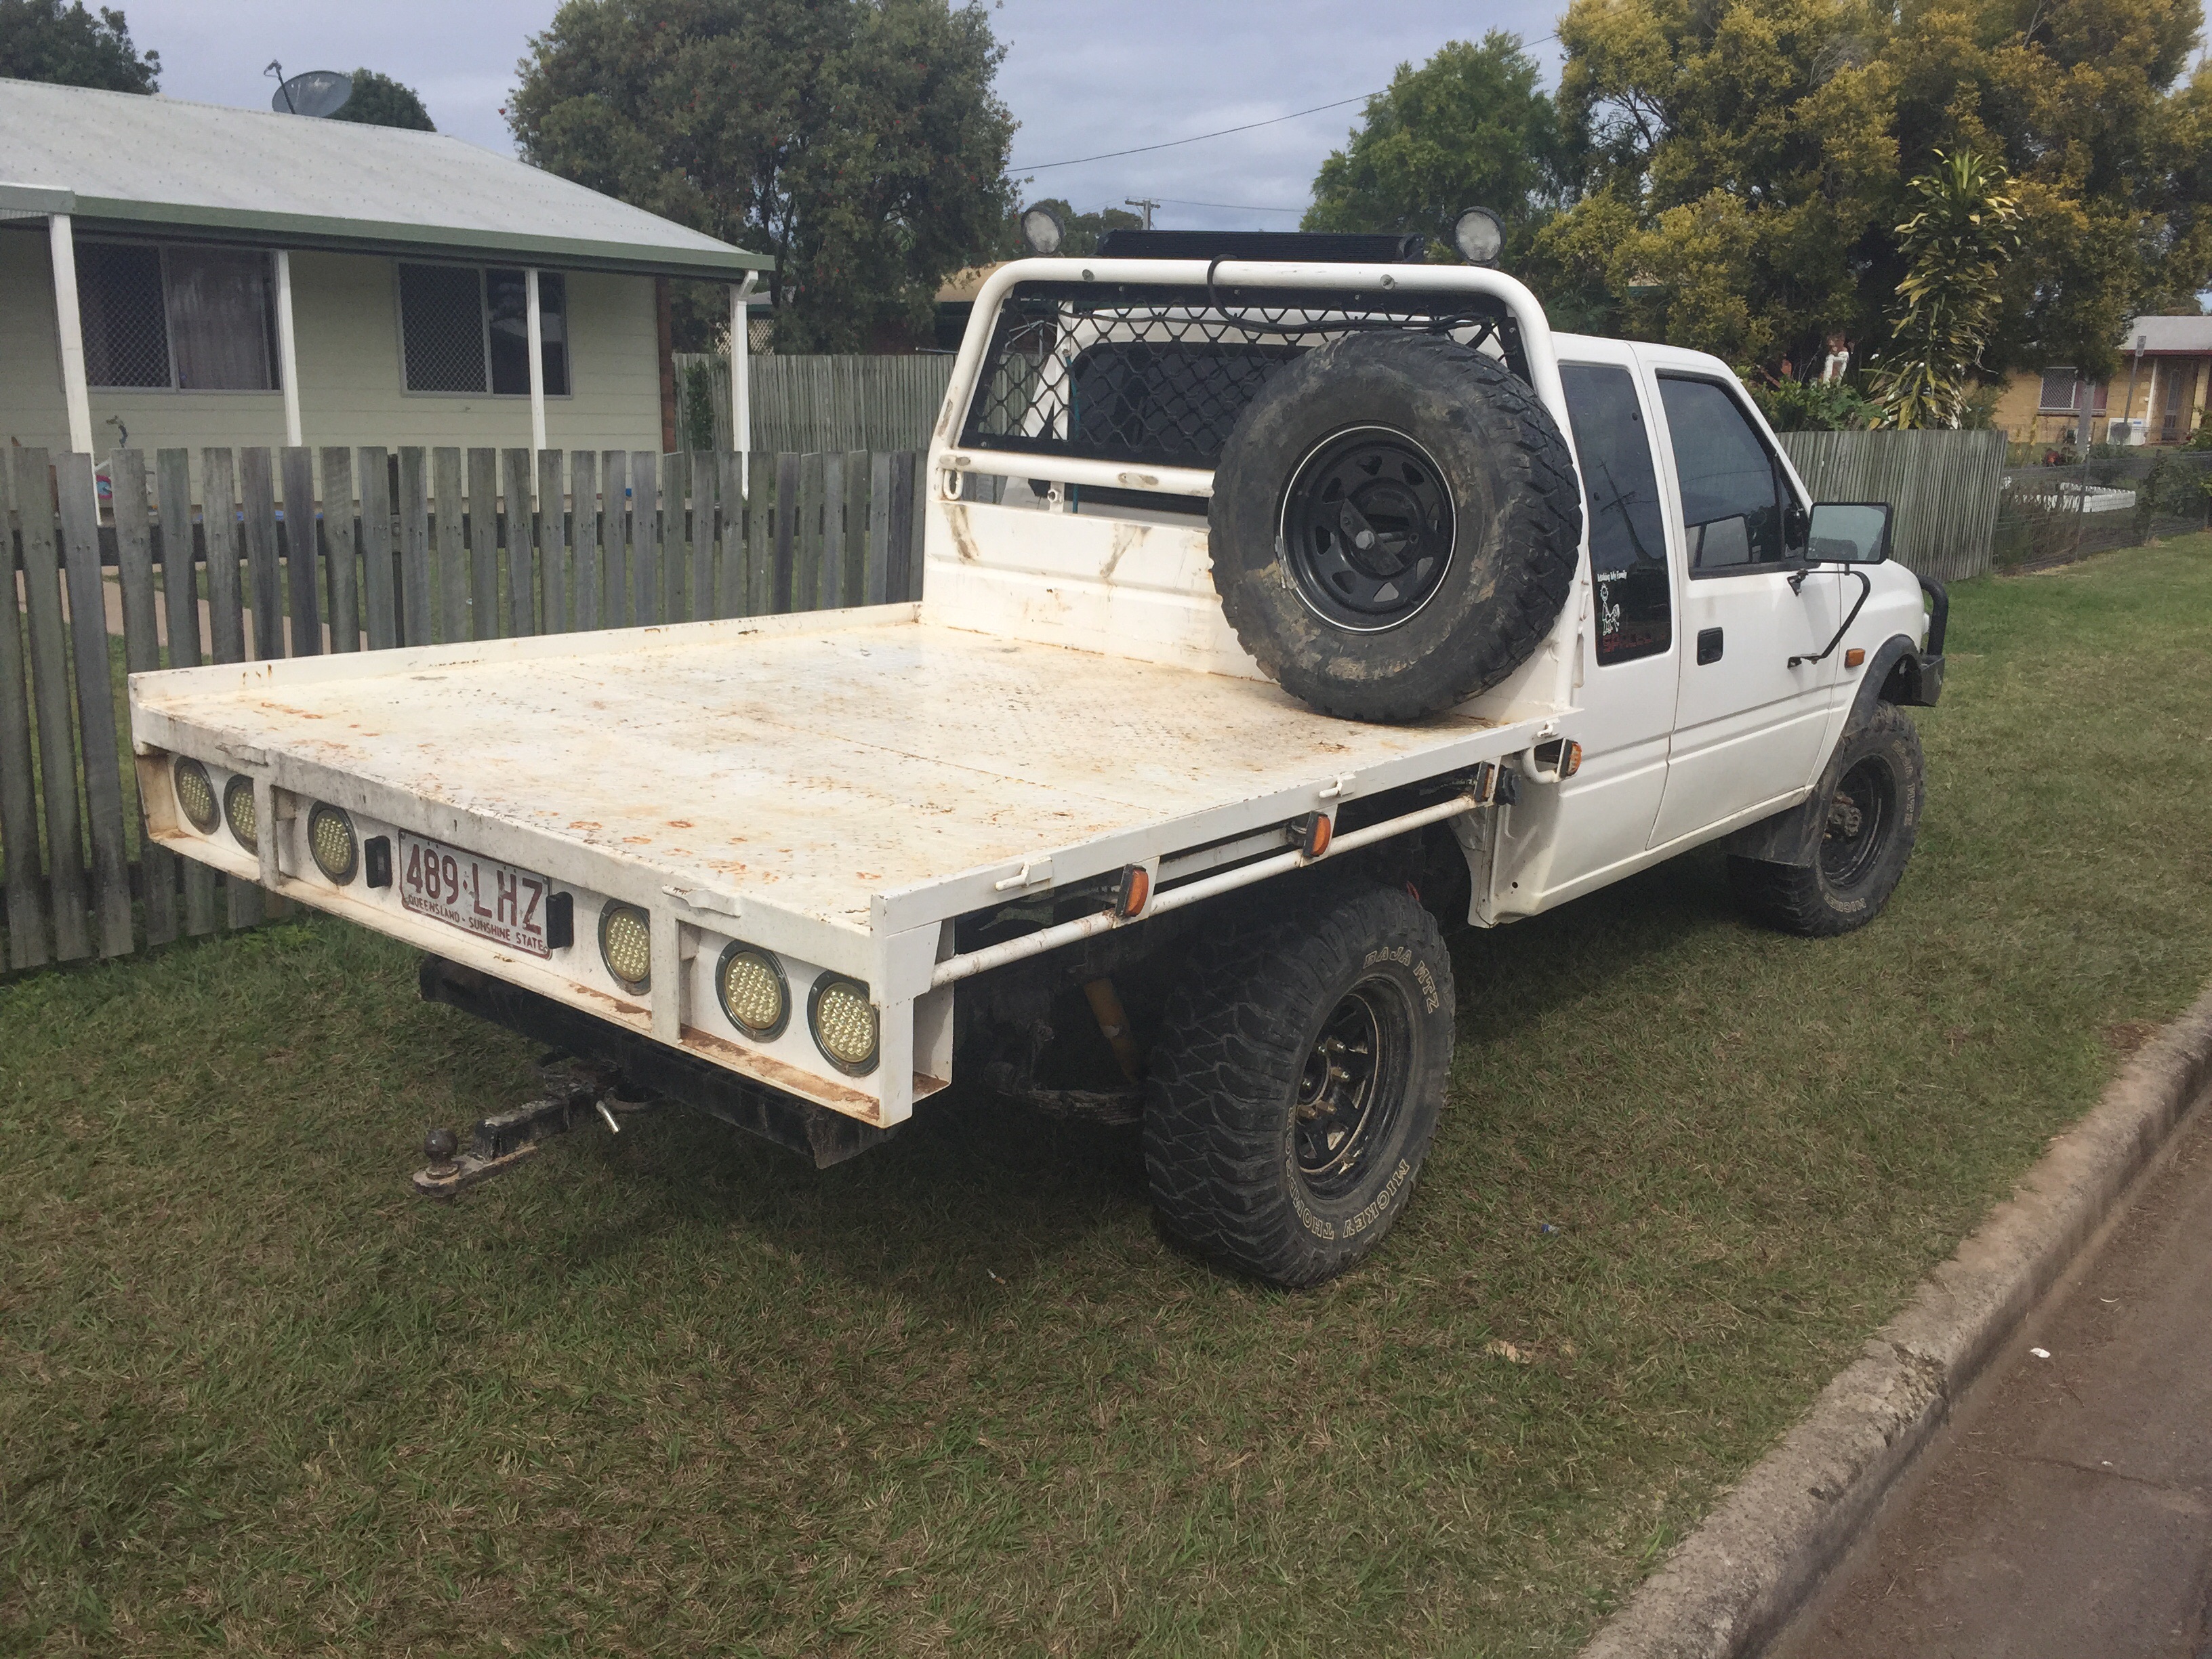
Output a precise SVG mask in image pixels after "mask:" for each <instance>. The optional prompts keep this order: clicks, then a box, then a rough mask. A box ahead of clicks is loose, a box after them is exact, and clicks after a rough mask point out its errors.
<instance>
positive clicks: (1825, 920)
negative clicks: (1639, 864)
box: [1729, 702, 1928, 939]
mask: <svg viewBox="0 0 2212 1659" xmlns="http://www.w3.org/2000/svg"><path fill="white" fill-rule="evenodd" d="M1927 793H1928V780H1927V765H1926V763H1925V761H1924V760H1923V758H1922V757H1921V753H1920V733H1919V732H1917V730H1915V729H1914V726H1913V724H1912V721H1911V719H1910V718H1909V717H1908V716H1907V715H1906V714H1905V711H1904V710H1903V709H1901V708H1899V707H1898V706H1897V705H1896V704H1895V703H1889V702H1877V703H1876V704H1875V705H1874V707H1873V708H1872V709H1871V710H1870V711H1869V713H1868V714H1867V716H1866V718H1865V720H1863V722H1861V723H1859V724H1857V725H1854V726H1850V728H1849V729H1847V730H1846V731H1845V732H1844V735H1843V739H1842V741H1841V742H1839V743H1838V744H1836V752H1835V753H1834V754H1833V755H1832V756H1831V757H1829V759H1828V766H1827V769H1826V771H1825V772H1823V773H1822V774H1821V775H1820V787H1819V788H1818V789H1816V790H1815V791H1814V795H1813V810H1814V811H1816V812H1818V813H1819V814H1820V826H1821V832H1820V840H1819V841H1818V842H1815V843H1814V848H1813V854H1814V856H1813V861H1812V862H1811V863H1810V864H1808V865H1802V866H1801V865H1787V864H1769V863H1766V862H1765V861H1763V860H1756V859H1746V858H1731V859H1730V860H1729V879H1730V881H1731V882H1732V883H1733V884H1734V885H1735V890H1736V893H1737V896H1739V897H1740V898H1741V900H1742V901H1743V903H1744V905H1745V908H1747V909H1749V910H1750V911H1751V913H1752V914H1753V915H1755V916H1757V917H1758V918H1759V920H1760V921H1764V922H1765V923H1766V924H1767V925H1768V926H1769V927H1777V928H1779V929H1781V931H1782V932H1784V933H1798V934H1802V935H1803V936H1804V937H1806V938H1808V939H1825V938H1829V937H1832V936H1833V935H1835V934H1837V933H1850V931H1851V930H1852V929H1853V928H1855V927H1865V926H1866V924H1867V923H1869V922H1870V921H1873V920H1874V919H1875V917H1876V916H1878V915H1881V910H1882V907H1883V906H1884V905H1886V904H1887V903H1888V902H1889V896H1890V895H1891V894H1892V893H1893V892H1895V891H1896V890H1897V884H1898V882H1899V880H1900V879H1901V878H1903V877H1904V874H1905V862H1906V860H1909V859H1911V856H1912V842H1913V839H1914V837H1915V836H1917V834H1918V833H1919V829H1920V808H1921V804H1922V803H1923V801H1924V800H1925V799H1926V798H1927Z"/></svg>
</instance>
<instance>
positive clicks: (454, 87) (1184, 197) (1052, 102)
mask: <svg viewBox="0 0 2212 1659" xmlns="http://www.w3.org/2000/svg"><path fill="white" fill-rule="evenodd" d="M555 3H556V0H459V3H456V0H378V3H376V4H374V5H362V4H359V3H348V4H343V5H341V4H336V3H331V0H124V6H125V13H126V15H127V16H128V17H129V19H130V23H131V34H132V37H133V38H134V39H135V40H136V41H137V44H138V45H139V46H140V47H141V48H144V47H149V46H150V47H152V48H154V49H155V50H157V51H158V52H161V64H162V75H161V88H162V90H163V91H164V92H167V93H168V94H171V95H172V96H174V97H179V98H196V99H201V100H206V101H208V102H210V103H218V104H247V105H253V106H257V107H260V108H266V107H267V106H268V103H269V96H270V93H271V92H272V91H273V90H274V89H275V82H273V81H271V80H268V79H264V77H263V74H262V71H263V68H264V65H266V64H268V63H269V62H270V59H271V58H276V59H280V60H282V62H283V65H284V68H285V70H286V72H287V73H294V74H295V73H298V72H299V71H301V70H310V69H335V70H349V69H352V68H355V67H356V66H357V65H366V66H367V67H368V68H371V69H376V70H382V71H383V72H384V73H386V74H387V75H391V76H397V77H398V79H399V80H401V81H404V82H406V83H407V84H408V85H410V86H411V87H413V88H415V89H416V91H417V92H418V93H420V94H422V100H423V102H424V103H425V104H426V105H428V107H429V111H430V116H431V118H432V119H433V120H435V122H437V124H438V126H439V130H440V131H444V132H450V133H453V134H456V135H457V136H459V137H463V138H466V139H468V140H470V141H471V143H478V144H482V145H484V146H485V147H486V148H488V149H497V150H501V151H502V152H505V151H507V150H508V149H511V145H510V143H509V141H508V138H507V128H506V124H505V123H504V122H503V121H502V120H501V118H500V114H499V109H500V106H501V105H502V104H503V103H505V102H506V101H507V96H506V95H507V89H508V88H509V87H511V86H512V85H513V76H514V64H515V60H516V59H517V58H519V57H520V56H521V53H522V48H523V42H524V41H525V40H526V39H527V38H528V37H529V36H530V35H531V34H532V33H534V32H536V31H537V30H538V29H541V28H543V27H544V26H545V24H546V22H547V21H548V20H549V19H550V17H551V16H552V14H553V10H554V6H555ZM1562 9H1564V0H1497V3H1493V4H1487V5H1468V4H1465V3H1458V4H1454V3H1447V0H1365V3H1364V4H1357V5H1352V6H1346V5H1345V4H1344V3H1342V0H1000V4H999V5H998V6H997V7H996V8H995V9H994V12H993V17H992V21H993V24H994V27H995V28H996V29H997V32H998V34H999V38H1000V40H1002V41H1005V42H1006V44H1007V46H1008V47H1009V48H1010V50H1009V52H1008V53H1007V57H1006V65H1005V67H1004V69H1003V70H1001V71H1000V89H1001V91H1002V93H1003V94H1004V96H1005V97H1006V102H1007V104H1008V105H1009V106H1011V107H1012V110H1013V112H1014V116H1015V118H1016V119H1018V121H1019V122H1020V123H1021V128H1020V130H1019V131H1018V132H1017V133H1016V134H1015V136H1014V161H1015V176H1016V177H1018V178H1020V177H1026V176H1029V175H1030V173H1032V172H1033V173H1034V182H1032V183H1029V184H1026V185H1024V186H1023V194H1024V197H1036V196H1060V197H1066V198H1067V199H1068V200H1070V201H1072V202H1073V203H1074V204H1075V205H1076V206H1077V207H1078V208H1079V209H1082V210H1091V209H1095V208H1098V207H1103V206H1108V205H1118V204H1120V203H1121V201H1122V200H1123V199H1124V198H1125V197H1143V196H1149V197H1154V198H1156V199H1158V200H1159V201H1160V202H1161V203H1162V204H1163V205H1162V206H1161V208H1160V209H1159V210H1158V213H1157V215H1156V216H1155V219H1154V222H1155V223H1158V224H1161V225H1193V226H1222V225H1235V226H1249V227H1259V228H1274V229H1285V230H1286V229H1291V228H1294V227H1295V226H1296V225H1297V210H1301V209H1302V208H1303V207H1304V204H1305V202H1306V201H1307V199H1308V196H1309V193H1310V188H1311V185H1312V183H1313V176H1314V171H1315V169H1316V167H1318V166H1319V165H1320V163H1321V161H1322V157H1323V156H1325V155H1328V152H1329V151H1330V150H1331V149H1334V148H1337V147H1339V146H1340V145H1341V144H1342V143H1343V142H1344V137H1345V134H1346V131H1347V130H1348V129H1349V127H1350V126H1351V125H1352V122H1353V121H1354V120H1355V119H1357V118H1358V113H1359V106H1358V104H1357V103H1356V102H1353V103H1346V104H1343V105H1342V106H1340V107H1336V108H1331V109H1323V110H1321V111H1319V112H1316V113H1314V114H1310V115H1304V116H1301V117H1300V118H1297V119H1294V120H1288V121H1275V122H1273V125H1266V126H1261V127H1256V128H1254V129H1253V130H1251V131H1245V132H1239V133H1232V134H1231V135H1229V136H1227V137H1219V138H1212V139H1209V140H1206V142H1203V143H1193V144H1177V145H1175V146H1174V147H1172V148H1169V149H1152V150H1149V151H1147V152H1146V153H1144V154H1140V155H1121V156H1116V157H1114V158H1113V159H1110V160H1106V161H1084V162H1083V164H1082V165H1079V166H1074V167H1051V166H1048V165H1046V164H1048V163H1051V162H1062V161H1077V160H1079V158H1084V157H1089V156H1095V155H1102V154H1104V153H1105V152H1109V151H1115V150H1127V149H1134V148H1136V147H1138V146H1140V145H1157V144H1160V143H1164V142H1165V141H1168V140H1172V139H1179V138H1184V137H1191V136H1193V135H1195V134H1199V133H1206V132H1212V131H1218V130H1219V129H1221V128H1225V127H1235V126H1239V125H1244V124H1246V123H1248V122H1258V121H1268V120H1270V118H1273V117H1277V116H1282V115H1285V114H1289V113H1291V112H1293V111H1299V110H1307V109H1311V108H1313V106H1316V105H1322V104H1332V103H1335V102H1336V101H1337V100H1345V99H1357V98H1358V97H1360V96H1362V95H1363V94H1367V93H1371V92H1374V91H1376V90H1378V89H1379V88H1382V87H1383V85H1384V84H1385V83H1386V82H1388V81H1389V77H1390V73H1391V71H1392V70H1393V69H1394V68H1395V67H1396V65H1397V64H1400V63H1401V62H1405V61H1407V60H1408V59H1410V60H1412V61H1413V62H1416V63H1418V62H1419V61H1420V60H1422V59H1423V58H1426V57H1427V56H1428V55H1429V54H1430V53H1431V52H1434V51H1435V50H1436V48H1437V46H1440V45H1441V44H1443V42H1444V41H1446V40H1452V39H1455V38H1457V39H1472V38H1476V37H1479V36H1480V34H1481V33H1483V32H1484V31H1485V30H1486V29H1491V28H1503V29H1509V30H1511V31H1514V32H1515V33H1519V34H1520V35H1521V36H1522V38H1523V40H1528V41H1529V42H1531V43H1532V50H1533V51H1534V53H1535V55H1536V57H1537V58H1538V60H1539V61H1540V62H1541V63H1542V64H1544V65H1545V67H1546V71H1547V76H1553V75H1556V72H1557V64H1558V58H1559V47H1558V45H1557V43H1556V42H1554V41H1553V40H1548V39H1543V38H1542V37H1547V36H1548V35H1549V34H1550V33H1551V31H1552V29H1553V27H1554V24H1555V21H1556V20H1557V17H1558V15H1559V12H1560V10H1562Z"/></svg>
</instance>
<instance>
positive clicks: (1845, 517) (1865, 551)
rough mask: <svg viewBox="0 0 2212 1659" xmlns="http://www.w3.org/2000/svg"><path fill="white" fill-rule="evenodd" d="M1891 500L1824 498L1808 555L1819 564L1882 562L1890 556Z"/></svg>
mask: <svg viewBox="0 0 2212 1659" xmlns="http://www.w3.org/2000/svg"><path fill="white" fill-rule="evenodd" d="M1890 512H1891V508H1890V505H1889V503H1888V502H1887V501H1820V502H1817V503H1816V504H1815V505H1814V508H1813V520H1812V526H1811V532H1810V534H1809V535H1808V538H1807V541H1808V545H1807V548H1806V557H1808V559H1810V560H1812V561H1813V562H1814V563H1816V564H1880V563H1881V562H1882V561H1883V560H1885V559H1887V557H1888V556H1889V518H1890Z"/></svg>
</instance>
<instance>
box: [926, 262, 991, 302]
mask: <svg viewBox="0 0 2212 1659" xmlns="http://www.w3.org/2000/svg"><path fill="white" fill-rule="evenodd" d="M1002 264H1006V261H1005V260H1004V259H1000V260H996V261H994V263H992V264H987V265H963V266H962V267H961V268H960V269H959V270H956V271H954V272H953V273H952V274H951V276H947V277H946V278H945V280H944V281H943V282H941V283H939V284H938V285H937V303H938V304H939V305H941V306H945V305H958V304H961V303H963V302H964V301H972V300H973V299H975V296H976V295H978V294H981V292H982V291H983V284H984V283H987V282H989V281H990V280H991V273H992V272H993V271H994V270H997V269H998V268H999V267H1000V265H1002Z"/></svg>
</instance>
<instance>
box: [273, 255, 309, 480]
mask: <svg viewBox="0 0 2212 1659" xmlns="http://www.w3.org/2000/svg"><path fill="white" fill-rule="evenodd" d="M276 372H277V374H279V375H280V376H282V377H283V381H284V441H285V442H286V443H288V444H290V445H291V446H292V447H294V448H295V449H296V448H297V447H299V446H300V445H301V444H303V443H305V442H306V441H307V440H306V439H304V438H302V437H301V435H300V348H299V346H298V344H297V343H295V341H294V339H293V338H292V256H291V254H290V252H289V251H287V250H286V249H283V248H281V247H280V248H278V249H277V250H276Z"/></svg>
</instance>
